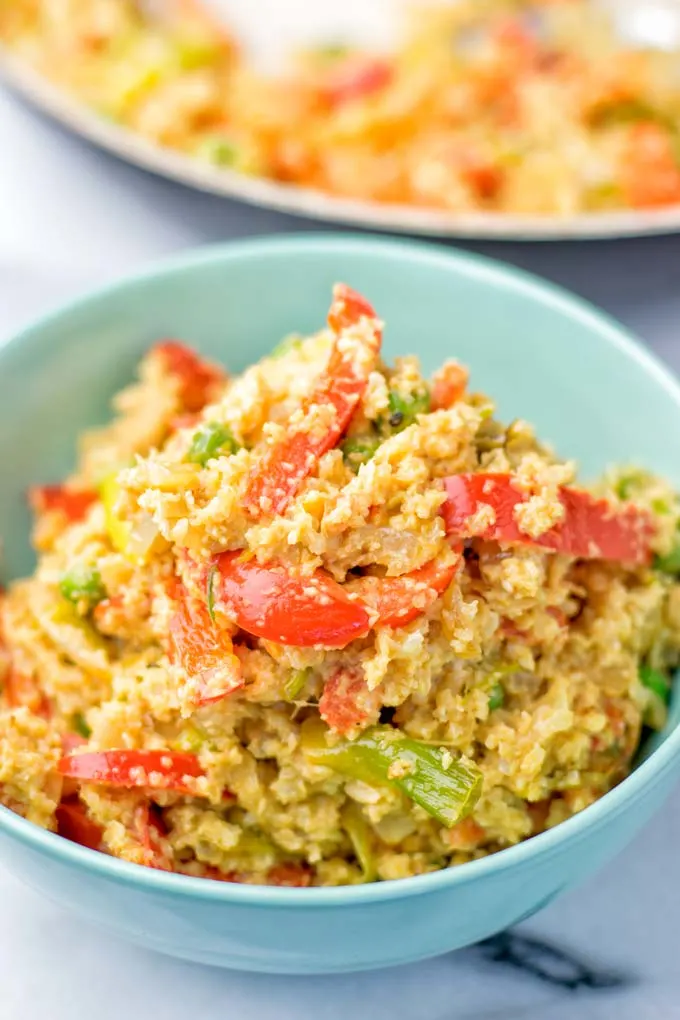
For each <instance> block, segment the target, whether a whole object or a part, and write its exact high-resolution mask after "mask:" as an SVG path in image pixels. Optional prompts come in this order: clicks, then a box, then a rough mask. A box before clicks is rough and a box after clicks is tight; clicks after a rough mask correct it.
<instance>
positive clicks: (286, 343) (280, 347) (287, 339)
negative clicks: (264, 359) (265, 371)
mask: <svg viewBox="0 0 680 1020" xmlns="http://www.w3.org/2000/svg"><path fill="white" fill-rule="evenodd" d="M302 343H303V338H302V337H301V336H299V335H298V334H297V333H291V334H290V336H284V338H283V340H282V341H281V343H280V344H277V345H276V347H275V348H274V349H273V351H272V352H271V353H270V355H269V357H270V358H282V357H283V356H284V355H285V354H290V352H291V351H297V350H299V349H300V347H302Z"/></svg>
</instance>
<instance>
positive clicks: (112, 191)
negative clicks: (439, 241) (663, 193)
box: [0, 93, 680, 1020]
mask: <svg viewBox="0 0 680 1020" xmlns="http://www.w3.org/2000/svg"><path fill="white" fill-rule="evenodd" d="M0 196H1V200H0V332H2V333H5V332H6V331H8V330H11V329H14V328H15V327H16V326H18V325H19V324H20V323H22V322H24V321H27V320H29V319H30V318H32V317H33V316H34V315H35V314H37V313H38V312H39V311H42V310H43V309H45V308H47V307H50V306H52V305H55V304H57V303H59V302H60V301H62V300H64V299H66V298H69V297H71V296H72V295H74V294H75V293H77V292H78V291H81V290H83V289H84V288H86V287H88V286H90V285H92V284H96V283H98V282H101V281H105V280H108V279H111V278H112V277H115V276H117V275H119V274H121V273H124V272H126V271H128V270H130V269H133V268H135V267H137V266H139V265H141V264H143V263H145V262H148V261H149V260H151V259H153V258H156V257H158V256H161V255H163V254H165V253H168V252H172V251H176V250H179V249H182V248H185V247H188V246H192V245H196V244H202V243H206V242H210V241H217V240H224V239H227V238H231V237H241V236H246V235H254V234H264V233H269V232H273V231H281V230H308V229H318V227H317V226H316V225H314V224H309V223H303V222H300V221H296V220H292V219H290V218H286V217H283V216H277V215H274V214H271V213H266V212H263V211H261V210H254V209H248V208H245V207H239V206H237V205H234V204H230V203H229V202H226V201H221V200H216V199H212V198H210V197H207V196H204V195H199V194H194V193H191V192H189V191H186V190H184V189H183V188H181V187H179V186H176V185H172V184H169V183H167V182H164V181H159V180H155V179H153V178H151V177H150V176H148V175H146V174H144V173H142V172H140V171H137V170H134V169H132V168H130V167H127V166H125V165H123V164H122V163H119V162H117V161H116V160H114V159H112V158H110V157H106V156H104V155H102V154H101V153H98V152H96V151H94V150H93V149H91V148H90V147H88V146H87V145H85V144H83V143H81V142H79V141H78V140H76V139H73V138H70V137H67V136H66V135H65V134H64V133H63V132H61V131H60V130H59V129H57V128H56V127H54V126H52V125H51V124H48V123H47V122H46V121H45V120H43V119H41V118H40V117H39V116H37V115H36V114H34V113H33V112H32V111H30V110H28V109H27V108H26V107H25V106H23V105H22V104H21V103H20V102H19V101H17V100H15V99H13V98H10V97H9V96H7V95H5V94H3V93H0ZM470 247H474V248H475V249H476V250H481V251H484V252H486V253H490V254H494V255H497V256H499V257H501V258H505V259H507V260H509V261H512V262H514V263H516V264H517V265H521V266H524V267H526V268H529V269H532V270H535V271H537V272H540V273H543V274H544V275H546V276H549V277H550V278H551V279H554V280H557V281H558V282H560V283H562V284H564V285H566V286H568V287H571V288H573V289H574V290H576V291H578V292H580V293H581V294H583V295H585V296H586V297H588V298H591V299H592V300H594V301H596V302H597V303H599V304H601V305H602V306H604V307H605V308H606V309H607V310H609V311H610V312H612V313H613V314H615V315H617V316H618V317H619V318H621V319H622V320H623V321H624V322H626V323H627V324H628V325H629V326H631V327H633V328H634V329H635V330H637V331H638V333H640V334H641V335H642V336H643V338H644V339H645V340H646V341H647V342H649V343H650V345H651V346H653V347H654V348H655V349H656V350H657V351H658V352H659V353H660V354H661V356H662V357H664V358H666V359H667V360H669V361H671V362H672V363H674V364H675V366H676V368H680V338H678V337H677V328H676V322H677V320H678V313H679V312H680V237H671V238H659V239H651V240H644V241H628V242H620V243H600V244H590V245H588V244H572V245H564V246H556V247H549V246H540V245H534V246H530V245H528V246H525V245H519V244H518V245H476V246H470ZM584 370H587V369H584ZM679 809H680V791H679V792H676V795H675V797H674V798H673V799H672V800H671V802H670V803H669V804H668V805H667V807H666V809H665V810H664V811H663V812H662V813H661V814H660V815H659V816H657V818H656V819H655V820H654V822H653V823H652V825H650V827H649V828H648V829H647V831H646V832H645V833H643V834H642V835H641V836H640V837H639V838H638V839H637V841H636V842H635V843H634V844H633V845H632V846H631V847H629V848H628V849H626V850H625V851H624V852H623V854H622V855H621V856H620V857H619V858H618V859H617V860H616V861H615V862H614V863H613V864H612V865H611V866H610V867H609V868H608V869H607V870H606V871H605V872H604V873H602V874H600V875H599V876H597V877H596V878H595V879H593V880H592V881H591V882H590V883H589V884H588V885H587V886H586V887H584V888H582V889H580V890H578V891H576V892H574V893H571V894H569V895H567V896H565V897H564V898H563V899H561V900H560V901H558V902H557V903H556V904H554V905H553V906H551V907H550V908H548V909H547V910H545V911H544V912H543V913H542V914H541V915H540V916H539V917H537V918H534V919H533V920H532V921H530V922H528V923H527V924H525V925H523V926H522V931H523V932H524V933H527V934H531V935H535V936H539V937H543V938H546V939H549V940H551V941H552V942H554V943H555V944H557V945H561V946H564V947H566V948H567V949H569V950H574V951H577V952H579V953H581V954H583V953H585V954H586V955H588V956H589V957H591V958H592V959H593V960H594V961H599V962H602V963H604V964H606V965H608V966H612V967H614V968H618V969H622V970H624V971H626V972H628V973H630V974H631V975H633V976H637V977H639V981H638V982H637V983H634V984H632V985H631V986H630V987H629V988H627V989H625V990H624V991H619V992H604V991H601V992H597V993H588V992H581V991H580V992H577V993H568V992H564V991H562V990H561V989H559V988H556V987H554V986H552V985H550V984H545V983H541V982H539V981H536V979H534V978H532V977H529V976H527V975H526V974H524V973H520V972H518V971H516V970H512V969H510V968H507V967H504V966H503V965H500V964H490V963H488V962H485V961H484V960H482V958H481V954H480V953H479V951H477V950H472V951H468V952H465V953H459V954H457V955H455V956H449V957H444V958H442V959H440V960H436V961H432V962H429V963H424V964H418V965H413V966H411V967H405V968H401V969H399V970H398V971H389V972H385V971H384V972H380V973H375V974H364V975H360V976H352V977H334V978H315V979H309V978H306V979H301V978H279V977H276V978H271V977H260V976H257V975H243V974H235V973H227V972H220V971H217V970H211V969H208V968H203V967H199V966H196V965H192V964H183V963H177V962H175V961H172V960H169V959H165V958H163V957H160V956H157V955H155V954H152V953H147V952H143V951H141V950H138V949H133V948H131V947H128V946H126V945H124V944H122V943H118V942H116V941H113V940H112V939H111V938H110V937H109V936H108V935H103V934H100V933H99V932H97V931H95V930H94V929H92V928H90V927H88V926H87V925H86V924H84V923H82V922H79V921H77V920H74V919H72V918H70V917H69V916H67V915H65V914H63V913H62V912H61V911H59V910H58V909H57V908H56V907H53V906H52V905H51V904H49V903H46V902H44V901H42V900H40V899H38V898H37V896H36V895H35V894H34V893H32V892H30V891H29V890H27V889H24V888H23V887H22V886H20V885H18V884H17V883H16V882H15V881H14V879H13V878H11V877H10V876H9V874H7V873H6V872H5V871H4V870H2V868H1V867H0V904H1V909H0V1017H2V1020H44V1018H47V1017H49V1018H50V1020H85V1018H87V1020H89V1018H90V1017H92V1016H93V1015H94V1016H96V1017H97V1020H120V1018H123V1017H131V1018H134V1020H136V1018H137V1017H143V1016H147V1015H154V1016H158V1017H162V1018H163V1020H180V1018H181V1020H184V1018H185V1017H186V1015H187V1014H189V1015H191V1016H192V1017H195V1018H196V1020H218V1018H220V1020H222V1018H228V1020H288V1018H291V1020H292V1018H295V1020H312V1018H314V1020H340V1018H342V1017H347V1016H353V1017H356V1018H357V1020H363V1018H364V1017H369V1016H370V1017H371V1018H372V1020H373V1018H374V1020H383V1018H384V1020H388V1018H389V1020H453V1018H470V1020H472V1018H475V1020H483V1018H489V1020H491V1018H501V1017H503V1018H504V1020H511V1018H514V1017H525V1016H526V1017H528V1018H529V1017H536V1018H542V1017H545V1018H546V1020H550V1018H552V1020H568V1018H569V1020H570V1018H571V1017H573V1016H576V1015H578V1016H579V1017H580V1018H582V1020H605V1018H609V1017H611V1016H613V1015H617V1017H618V1018H619V1020H642V1018H647V1017H650V1018H651V1017H654V1018H658V1020H666V1018H668V1020H670V1018H673V1017H680V973H679V972H678V966H677V922H676V919H677V918H678V917H680V883H678V877H677V874H678V873H677V865H676V860H677V847H678V845H679V843H680V811H679Z"/></svg>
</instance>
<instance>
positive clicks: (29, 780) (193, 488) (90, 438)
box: [0, 285, 680, 886]
mask: <svg viewBox="0 0 680 1020" xmlns="http://www.w3.org/2000/svg"><path fill="white" fill-rule="evenodd" d="M382 329H383V326H382V323H381V322H380V321H379V320H378V319H377V318H376V316H375V313H374V311H373V309H372V308H371V306H370V305H369V304H368V302H367V301H366V300H365V299H363V298H361V297H360V296H359V295H357V294H356V293H354V292H353V291H351V290H350V289H349V288H347V287H345V286H342V285H340V286H338V287H336V289H335V293H334V298H333V303H332V306H331V310H330V313H329V317H328V328H326V329H324V330H322V331H321V332H319V333H318V334H316V335H314V336H311V337H309V338H306V339H305V338H303V337H298V336H292V337H288V338H287V339H286V340H284V341H283V343H282V344H280V345H279V346H278V347H277V348H275V349H274V350H273V351H272V352H271V354H270V355H269V356H268V357H266V358H265V359H264V360H263V361H261V362H260V363H259V364H257V365H254V366H253V367H251V368H249V369H248V370H247V371H246V372H244V373H243V375H241V376H238V377H233V378H230V377H229V376H227V375H226V373H225V372H223V371H222V369H220V368H218V367H217V366H216V365H213V364H210V363H207V362H204V361H202V360H201V359H199V357H198V356H197V355H195V354H194V353H193V352H192V351H191V350H190V349H188V348H187V347H184V346H183V345H181V344H180V343H177V342H174V341H166V342H163V343H160V344H158V345H157V346H155V347H154V348H153V349H152V350H151V351H150V353H149V354H148V355H147V356H146V358H145V359H144V360H143V362H142V364H141V366H140V370H139V381H138V382H137V383H135V384H134V385H132V386H131V387H129V388H128V389H126V390H124V391H123V392H122V393H121V394H119V395H118V397H117V398H116V400H115V403H114V407H115V411H116V417H115V418H114V420H113V422H112V424H111V425H109V426H108V427H107V428H104V429H101V430H98V431H96V432H93V433H90V434H88V435H86V436H85V437H84V439H83V441H82V444H81V449H80V458H79V463H78V468H77V470H76V472H75V473H74V474H73V475H72V476H71V477H70V478H69V479H67V480H66V481H65V482H63V483H61V484H58V485H51V486H42V487H36V488H35V489H33V490H32V492H31V493H30V498H31V502H32V504H33V508H34V510H35V513H36V524H35V533H34V539H35V545H36V549H37V551H38V566H37V569H36V572H35V574H34V575H33V576H32V577H31V578H29V579H28V580H22V581H18V582H16V583H14V584H13V585H12V586H11V587H10V588H9V590H8V591H7V593H6V594H5V595H4V597H3V598H2V602H1V603H0V608H1V622H2V635H3V641H2V644H1V651H0V678H1V681H2V700H1V706H2V711H1V713H0V799H1V800H2V802H3V803H4V804H5V805H6V806H7V807H9V808H11V809H12V810H14V811H17V812H18V813H19V814H21V815H23V816H25V817H26V818H28V819H29V820H31V821H33V822H35V823H37V824H39V825H42V826H45V827H47V828H51V829H54V830H56V831H58V832H59V833H61V834H62V835H63V836H65V837H67V838H69V839H72V840H75V841H77V842H79V843H82V844H84V845H86V846H89V847H92V848H93V849H98V850H101V851H103V852H105V853H109V854H113V855H115V856H118V857H121V858H123V859H125V860H128V861H133V862H136V863H138V864H143V865H147V866H149V867H154V868H161V869H165V870H170V871H175V872H179V873H182V874H188V875H194V876H202V877H207V878H214V879H220V880H223V881H232V882H251V883H270V884H276V885H297V886H304V885H338V884H349V883H358V882H364V881H371V880H377V879H392V878H403V877H407V876H410V875H417V874H422V873H424V872H428V871H434V870H437V869H440V868H446V867H449V866H451V865H454V864H461V863H464V862H465V861H468V860H470V859H472V858H475V857H479V856H482V855H485V854H489V853H493V852H495V851H497V850H500V849H502V848H503V847H507V846H510V845H512V844H514V843H517V842H519V841H520V840H523V839H527V838H528V837H530V836H532V835H534V834H536V833H540V832H542V831H543V830H544V829H546V828H548V827H551V826H554V825H556V824H558V823H559V822H561V821H562V820H564V819H565V818H568V817H569V816H570V815H572V814H574V813H575V812H577V811H580V810H582V809H583V808H585V807H587V806H588V805H589V804H591V803H592V802H593V801H595V800H597V798H599V797H601V796H602V795H603V794H605V793H606V792H607V791H608V790H610V789H611V788H612V786H614V785H615V784H616V783H618V782H619V781H620V780H621V779H622V778H623V777H624V776H625V775H626V774H627V772H628V771H629V769H630V767H631V761H632V759H633V757H634V755H635V752H636V749H637V747H638V745H639V742H640V737H641V732H642V730H643V728H644V727H645V726H647V727H652V728H660V727H662V726H663V725H664V722H665V717H666V704H667V701H668V696H669V692H670V686H671V681H670V677H671V671H672V670H673V668H674V667H675V665H676V663H677V661H678V650H679V647H680V585H679V584H678V582H677V574H678V573H680V546H677V545H676V541H677V528H678V518H679V515H680V514H679V511H680V507H679V504H678V500H677V498H676V496H675V494H674V493H673V492H672V491H671V490H670V489H669V488H668V486H666V485H665V484H664V483H663V482H660V481H658V480H656V479H654V478H652V477H650V476H648V475H647V474H645V473H644V472H642V471H640V470H626V471H621V472H618V473H612V474H611V475H610V476H608V477H607V478H606V479H605V480H604V481H603V482H602V483H601V485H600V487H599V489H598V490H597V491H595V490H593V491H590V492H588V491H586V490H584V489H581V488H578V487H576V486H575V485H574V481H573V476H574V465H573V464H570V463H564V462H562V461H559V460H557V459H556V458H555V457H554V456H553V455H552V453H551V452H550V451H548V450H547V449H546V448H545V447H543V446H542V445H541V444H540V443H539V442H538V441H537V440H536V438H535V437H534V434H533V432H532V429H531V427H530V426H529V425H528V424H527V423H526V422H523V421H515V422H513V423H512V424H510V425H508V426H505V425H503V424H501V423H500V422H498V421H497V420H496V418H495V417H494V415H493V405H492V403H491V401H490V400H489V399H488V398H487V397H485V396H483V395H481V394H478V393H474V392H473V391H471V390H470V388H469V385H468V374H467V371H466V370H465V369H464V368H463V367H462V366H461V365H459V364H458V363H456V362H455V361H449V362H447V363H446V364H445V365H443V366H442V367H441V368H440V369H439V370H438V371H437V372H436V373H435V374H434V376H433V377H432V378H431V379H426V378H424V377H423V375H422V374H421V371H420V368H419V365H418V361H417V359H416V358H414V357H403V358H398V359H397V360H396V362H395V364H394V365H393V366H391V367H390V366H387V365H386V364H385V363H384V362H383V361H382V360H381V355H380V347H381V338H382Z"/></svg>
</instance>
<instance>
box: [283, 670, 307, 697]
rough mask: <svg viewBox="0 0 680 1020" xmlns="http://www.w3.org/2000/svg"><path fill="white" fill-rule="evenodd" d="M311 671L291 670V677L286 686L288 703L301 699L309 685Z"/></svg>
mask: <svg viewBox="0 0 680 1020" xmlns="http://www.w3.org/2000/svg"><path fill="white" fill-rule="evenodd" d="M310 673H311V670H310V669H293V670H291V673H290V676H289V677H288V679H287V680H286V682H285V684H284V687H283V689H284V691H285V692H286V698H287V699H288V701H295V699H296V698H299V697H300V694H301V693H302V690H303V688H304V686H305V684H306V683H307V679H308V677H309V674H310Z"/></svg>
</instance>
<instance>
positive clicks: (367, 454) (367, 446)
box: [340, 436, 380, 473]
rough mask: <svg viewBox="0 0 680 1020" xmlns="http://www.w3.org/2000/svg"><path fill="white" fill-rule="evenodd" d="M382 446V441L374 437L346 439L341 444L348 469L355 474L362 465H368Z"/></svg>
mask: <svg viewBox="0 0 680 1020" xmlns="http://www.w3.org/2000/svg"><path fill="white" fill-rule="evenodd" d="M379 446H380V440H379V439H378V438H377V436H376V437H374V436H366V437H362V438H356V439H345V441H344V442H343V443H342V444H341V446H340V449H341V450H342V456H343V459H344V461H345V464H347V466H348V467H350V468H351V469H352V471H354V472H355V473H356V472H357V471H358V470H359V468H360V467H361V465H362V464H368V462H369V460H371V458H372V457H373V455H374V454H375V451H376V450H377V449H378V447H379Z"/></svg>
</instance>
